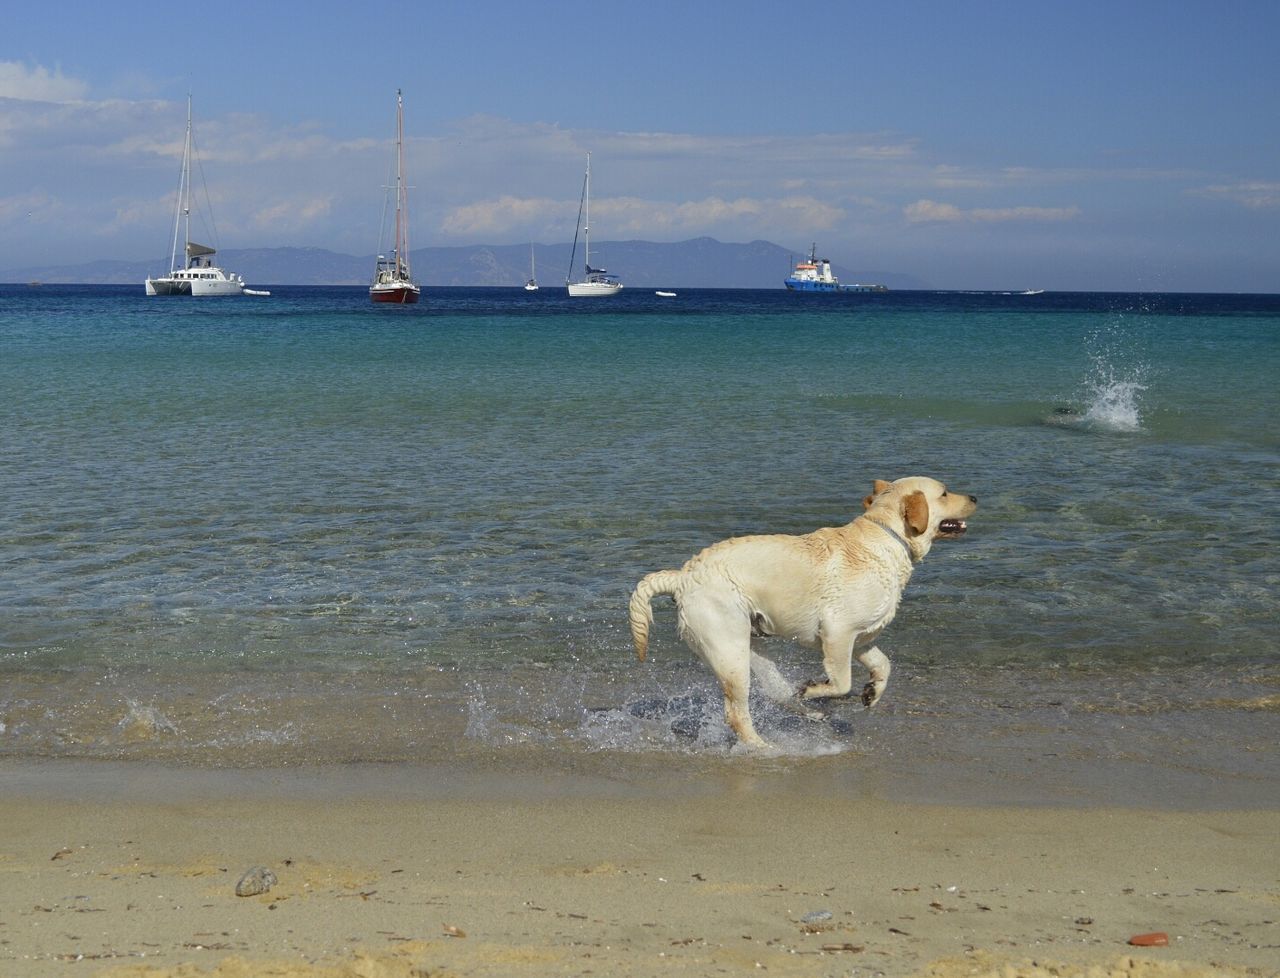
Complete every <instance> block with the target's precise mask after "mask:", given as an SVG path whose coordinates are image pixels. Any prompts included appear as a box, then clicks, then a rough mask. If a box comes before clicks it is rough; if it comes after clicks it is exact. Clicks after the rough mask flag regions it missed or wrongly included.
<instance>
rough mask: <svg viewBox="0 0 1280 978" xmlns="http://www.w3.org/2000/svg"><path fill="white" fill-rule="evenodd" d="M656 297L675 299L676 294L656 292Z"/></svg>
mask: <svg viewBox="0 0 1280 978" xmlns="http://www.w3.org/2000/svg"><path fill="white" fill-rule="evenodd" d="M654 295H660V296H662V298H664V299H674V298H675V297H676V294H675V293H674V292H655V293H654Z"/></svg>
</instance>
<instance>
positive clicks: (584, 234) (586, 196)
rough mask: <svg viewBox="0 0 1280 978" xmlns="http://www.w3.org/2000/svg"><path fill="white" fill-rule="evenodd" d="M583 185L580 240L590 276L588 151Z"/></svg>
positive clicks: (589, 180)
mask: <svg viewBox="0 0 1280 978" xmlns="http://www.w3.org/2000/svg"><path fill="white" fill-rule="evenodd" d="M584 187H585V190H584V191H583V198H582V200H583V212H582V215H583V217H584V218H586V223H585V224H583V225H582V240H583V249H584V250H585V251H586V255H587V257H586V259H585V261H586V265H587V274H586V277H587V278H590V277H591V153H590V152H588V153H587V179H586V182H585V184H584Z"/></svg>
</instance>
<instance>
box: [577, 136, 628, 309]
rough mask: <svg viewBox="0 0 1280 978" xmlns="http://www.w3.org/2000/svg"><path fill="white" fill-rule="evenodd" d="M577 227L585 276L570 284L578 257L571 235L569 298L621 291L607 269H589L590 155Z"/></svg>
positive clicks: (589, 155)
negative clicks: (578, 228) (583, 255)
mask: <svg viewBox="0 0 1280 978" xmlns="http://www.w3.org/2000/svg"><path fill="white" fill-rule="evenodd" d="M578 227H580V228H581V229H582V238H583V242H584V254H585V255H586V258H585V259H584V261H585V264H586V269H587V271H586V275H585V276H584V277H583V279H582V281H581V282H572V281H570V280H569V279H570V278H572V277H573V262H574V259H575V258H576V257H577V255H578V234H577V231H575V232H574V235H573V251H572V253H571V254H570V255H569V275H568V277H566V278H565V283H564V284H565V285H566V286H567V287H568V289H569V295H571V296H575V297H577V296H595V295H613V294H614V293H616V292H619V291H621V290H622V283H621V282H619V281H618V280H617V279H616V278H614V277H613V276H612V275H610V274H609V272H608V270H607V269H604V268H592V267H591V154H590V153H588V154H587V175H586V176H585V177H584V178H583V181H582V200H580V201H579V202H578Z"/></svg>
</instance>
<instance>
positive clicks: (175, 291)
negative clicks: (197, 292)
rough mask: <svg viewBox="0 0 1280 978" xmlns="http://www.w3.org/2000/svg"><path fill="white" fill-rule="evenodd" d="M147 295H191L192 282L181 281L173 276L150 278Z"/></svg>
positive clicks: (147, 284)
mask: <svg viewBox="0 0 1280 978" xmlns="http://www.w3.org/2000/svg"><path fill="white" fill-rule="evenodd" d="M146 286H147V295H190V294H191V283H190V282H179V281H177V280H176V279H171V278H149V279H147V282H146Z"/></svg>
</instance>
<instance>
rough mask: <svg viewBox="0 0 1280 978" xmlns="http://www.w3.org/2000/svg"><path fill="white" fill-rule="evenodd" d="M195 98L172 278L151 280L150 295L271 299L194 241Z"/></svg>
mask: <svg viewBox="0 0 1280 978" xmlns="http://www.w3.org/2000/svg"><path fill="white" fill-rule="evenodd" d="M193 147H194V141H193V140H192V136H191V96H190V95H188V96H187V139H186V144H185V145H184V147H183V150H182V175H181V177H179V178H178V202H177V206H176V207H175V208H174V218H173V248H172V249H171V250H170V252H169V274H168V275H158V276H156V277H155V278H148V279H147V281H146V287H147V295H270V294H271V293H270V292H261V291H255V290H253V289H248V288H245V284H244V279H242V278H241V277H240V276H239V275H236V274H235V273H234V272H226V271H223V270H222V269H221V268H219V267H218V266H217V265H215V264H214V263H213V258H212V256H213V255H215V254H217V249H215V248H210V247H209V246H208V245H202V244H196V243H195V242H194V241H192V240H191V156H192V150H193ZM179 232H181V236H182V240H183V254H184V259H183V261H184V263H183V264H182V265H179V264H178V237H179Z"/></svg>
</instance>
